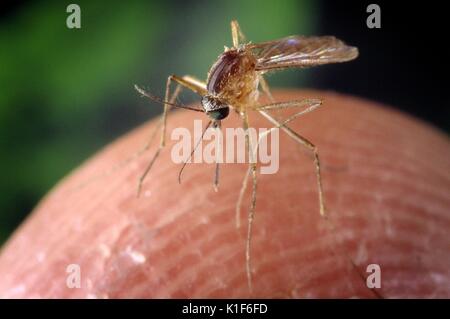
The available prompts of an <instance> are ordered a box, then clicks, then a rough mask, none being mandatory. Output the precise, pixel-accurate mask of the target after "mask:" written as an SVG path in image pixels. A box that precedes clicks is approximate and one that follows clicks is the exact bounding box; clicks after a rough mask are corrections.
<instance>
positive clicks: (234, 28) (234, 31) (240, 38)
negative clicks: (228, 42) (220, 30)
mask: <svg viewBox="0 0 450 319" xmlns="http://www.w3.org/2000/svg"><path fill="white" fill-rule="evenodd" d="M231 37H232V38H233V47H234V48H237V47H238V46H239V43H243V42H245V35H244V33H242V30H241V27H240V26H239V23H238V22H237V20H233V21H231Z"/></svg>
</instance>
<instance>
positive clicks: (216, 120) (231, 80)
mask: <svg viewBox="0 0 450 319" xmlns="http://www.w3.org/2000/svg"><path fill="white" fill-rule="evenodd" d="M231 35H232V40H233V46H232V47H231V48H227V47H225V51H224V52H223V53H222V54H221V55H219V57H218V59H217V61H216V62H215V63H214V64H213V65H212V67H211V69H210V70H209V72H208V76H207V79H206V82H203V81H201V80H199V79H197V78H195V77H193V76H190V75H185V76H177V75H170V76H169V77H168V78H167V83H166V91H165V98H164V100H162V99H160V98H158V97H156V96H154V95H152V94H150V93H148V92H146V91H144V90H143V89H141V88H140V87H138V86H137V85H135V89H136V90H137V91H138V92H139V93H140V94H141V95H142V96H145V97H148V98H149V99H151V100H154V101H157V102H160V103H162V104H164V112H163V114H162V116H161V122H160V124H159V129H160V130H161V131H160V132H161V139H160V142H159V147H158V149H157V150H156V152H155V154H154V155H153V158H152V159H151V161H150V162H149V164H148V166H147V167H146V169H145V171H144V172H143V174H142V176H141V177H140V178H139V181H138V196H139V193H140V192H141V188H142V183H143V181H144V179H145V178H146V176H147V174H148V173H149V171H150V169H151V168H152V166H153V164H154V162H155V161H156V159H157V158H158V156H159V154H160V152H161V150H162V149H163V147H164V146H165V143H166V123H167V115H168V112H169V110H170V109H171V108H172V107H178V108H185V109H189V110H193V111H197V112H203V113H205V114H206V115H207V116H208V117H209V122H208V124H207V125H206V127H205V129H204V131H203V132H205V131H206V130H207V129H208V128H209V127H210V126H211V127H213V128H218V129H220V127H221V122H222V121H223V120H224V119H226V118H227V116H228V115H229V113H230V109H231V110H233V111H235V112H236V113H237V114H238V116H239V117H240V118H241V120H242V127H243V129H244V131H245V132H246V133H245V148H246V154H253V153H252V152H250V150H254V149H255V146H257V145H255V144H253V143H254V141H252V140H251V138H250V134H249V133H248V128H249V125H250V124H249V120H248V112H249V111H256V112H258V113H260V114H261V115H262V116H263V117H265V118H266V119H267V120H268V121H269V122H271V123H272V124H273V125H274V127H273V128H272V129H275V128H279V129H281V130H283V131H284V132H285V133H287V135H288V136H290V137H291V138H292V139H293V140H294V141H295V142H297V143H298V144H300V145H301V146H303V147H305V148H306V149H308V150H309V151H310V152H312V154H313V156H314V167H315V175H316V179H317V188H318V203H319V212H320V215H321V216H323V217H326V210H325V202H324V195H323V190H322V178H321V173H320V170H321V167H320V161H319V154H318V150H317V147H316V146H315V145H314V144H313V143H312V142H310V141H309V140H308V139H306V138H305V137H303V136H301V135H300V134H298V133H297V132H295V131H294V130H292V129H291V128H290V127H289V126H288V125H287V124H288V123H289V122H290V121H292V120H293V119H295V118H297V117H299V116H301V115H303V114H305V113H308V112H311V111H313V110H315V109H317V108H318V107H319V106H321V105H322V101H321V100H320V99H301V100H293V101H287V102H275V101H274V99H273V97H272V94H271V93H270V88H269V85H268V83H267V82H266V80H265V79H264V75H265V74H266V73H267V72H269V71H278V70H283V69H288V68H306V67H313V66H318V65H323V64H330V63H339V62H347V61H350V60H353V59H355V58H356V57H357V56H358V49H357V48H356V47H352V46H349V45H347V44H345V43H344V42H343V41H341V40H339V39H337V38H335V37H333V36H312V37H306V36H300V35H294V36H289V37H286V38H282V39H279V40H274V41H268V42H262V43H251V42H246V39H245V36H244V34H243V32H242V30H241V28H240V27H239V24H238V22H237V21H236V20H233V21H231ZM172 82H175V83H177V87H176V89H175V90H174V91H173V93H171V91H170V86H171V83H172ZM182 88H186V89H189V90H191V91H193V92H195V93H196V94H198V95H199V96H200V98H201V106H199V107H190V106H185V105H180V104H177V103H175V101H176V99H177V96H178V95H179V94H180V91H181V89H182ZM259 89H262V91H263V92H264V94H265V95H266V96H267V97H268V99H269V101H270V103H269V104H264V105H261V104H259V103H258V99H259ZM288 108H297V110H300V111H298V112H297V113H295V114H294V115H292V116H290V117H289V118H287V119H286V120H284V121H282V120H280V119H277V118H275V117H273V116H272V115H271V114H269V112H270V111H272V110H280V109H288ZM267 132H269V133H270V130H269V131H267ZM202 138H203V136H202ZM199 142H201V139H200V141H199ZM257 144H259V143H257ZM146 148H148V144H147V146H146ZM191 156H192V154H191ZM186 162H187V161H186ZM186 162H185V163H184V164H186ZM256 166H257V163H256V161H255V160H250V161H249V166H248V169H247V171H246V174H245V176H244V179H243V182H242V186H241V190H240V193H239V198H238V201H237V203H236V226H237V227H239V220H240V218H239V216H240V208H241V204H242V201H243V197H244V195H245V192H246V189H247V184H248V179H249V177H250V176H251V178H252V192H251V203H250V208H249V210H248V221H247V223H248V224H247V239H246V247H245V263H246V275H247V283H248V287H249V289H250V291H252V272H251V258H250V255H251V251H250V248H251V239H252V225H253V220H254V217H255V208H256V190H257V170H256ZM183 168H184V165H183ZM181 172H182V170H181V171H180V174H179V179H180V178H181ZM218 184H219V164H218V163H217V164H216V171H215V178H214V184H213V185H214V188H215V189H216V190H217V187H218Z"/></svg>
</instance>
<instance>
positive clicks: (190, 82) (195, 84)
mask: <svg viewBox="0 0 450 319" xmlns="http://www.w3.org/2000/svg"><path fill="white" fill-rule="evenodd" d="M172 81H175V82H177V83H178V86H177V89H175V91H174V93H173V94H172V96H170V84H171V82H172ZM181 86H183V87H185V88H188V89H190V90H192V91H194V92H196V93H198V94H200V95H202V94H204V92H205V91H206V88H205V87H206V85H205V84H204V83H202V82H201V81H199V80H197V79H195V78H194V77H191V76H184V77H178V76H176V75H171V76H169V77H168V78H167V82H166V93H165V98H164V101H168V102H170V103H173V102H174V101H175V99H176V98H177V96H178V94H179V93H180V91H181ZM179 87H180V88H179ZM169 110H170V105H169V104H164V111H163V114H162V116H161V120H160V124H159V125H158V126H161V139H160V142H159V146H158V149H157V150H156V152H155V154H154V155H153V157H152V159H151V161H150V162H149V164H148V165H147V167H146V168H145V170H144V173H143V174H142V175H141V176H140V178H139V180H138V187H137V196H138V197H139V195H140V193H141V189H142V183H143V182H144V179H145V177H146V176H147V174H148V172H149V171H150V169H151V168H152V166H153V163H154V162H155V161H156V159H157V158H158V156H159V153H160V152H161V150H162V149H163V147H164V145H165V142H166V124H167V114H168V112H169ZM149 146H150V144H148V146H146V147H147V148H148V147H149Z"/></svg>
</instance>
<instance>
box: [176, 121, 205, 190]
mask: <svg viewBox="0 0 450 319" xmlns="http://www.w3.org/2000/svg"><path fill="white" fill-rule="evenodd" d="M211 123H212V121H209V122H208V124H207V125H206V126H205V128H204V130H203V132H202V136H201V137H200V138H199V139H198V141H197V143H196V144H195V147H194V149H193V150H192V152H191V155H189V157H188V158H186V160H185V161H184V163H183V166H182V167H181V169H180V172H179V173H178V183H180V184H181V174H182V173H183V170H184V168H185V167H186V164H187V162H188V161H189V160H190V159H191V158H192V155H194V153H195V150H196V149H197V147H198V146H199V145H200V143H201V142H202V140H203V136H204V135H205V132H206V130H207V129H208V128H209V126H210V125H211Z"/></svg>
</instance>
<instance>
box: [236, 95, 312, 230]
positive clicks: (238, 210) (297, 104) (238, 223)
mask: <svg viewBox="0 0 450 319" xmlns="http://www.w3.org/2000/svg"><path fill="white" fill-rule="evenodd" d="M308 101H309V103H306V102H305V100H300V101H290V102H281V103H274V104H267V105H262V106H258V107H256V108H255V109H274V108H275V109H276V108H287V107H300V106H303V107H305V106H306V107H307V108H306V109H304V110H301V111H300V112H297V113H295V114H293V115H291V116H290V117H288V118H287V119H285V120H283V121H281V124H282V125H286V124H288V123H289V122H291V121H292V120H294V119H296V118H297V117H300V116H301V115H303V114H305V113H308V112H311V111H313V110H315V109H316V108H317V107H319V106H320V105H321V101H320V100H317V99H311V100H308ZM279 127H280V126H278V125H277V126H275V127H272V128H271V129H270V130H267V131H266V132H265V133H263V134H262V135H260V137H259V139H258V143H257V144H256V150H255V153H256V154H257V153H258V148H259V143H260V141H261V139H262V138H263V137H265V136H266V135H269V134H270V133H271V132H272V131H273V130H274V129H277V128H279ZM250 173H251V167H249V169H248V170H247V172H246V173H245V176H244V179H243V181H242V186H241V190H240V192H239V197H238V200H237V202H236V208H235V211H236V217H235V220H236V228H240V227H241V206H242V201H243V199H244V195H245V192H246V190H247V184H248V178H249V176H250Z"/></svg>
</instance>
